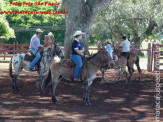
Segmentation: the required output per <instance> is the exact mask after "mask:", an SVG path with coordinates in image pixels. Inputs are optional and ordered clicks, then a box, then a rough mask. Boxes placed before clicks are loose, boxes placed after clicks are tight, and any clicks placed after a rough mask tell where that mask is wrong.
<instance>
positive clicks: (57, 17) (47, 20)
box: [4, 0, 65, 43]
mask: <svg viewBox="0 0 163 122" xmlns="http://www.w3.org/2000/svg"><path fill="white" fill-rule="evenodd" d="M9 1H10V0H5V2H4V3H5V4H4V8H5V10H6V11H48V10H52V11H53V10H54V11H56V10H57V8H58V6H50V5H49V6H48V5H46V6H45V5H36V6H35V5H31V6H28V5H23V4H22V5H21V6H15V5H10V2H9ZM37 1H40V2H44V3H45V1H47V0H37ZM48 1H49V2H55V1H58V2H59V1H60V0H55V1H54V0H48ZM16 2H21V3H23V2H22V0H16ZM27 2H31V3H35V2H36V1H35V0H28V1H27ZM6 18H7V20H8V22H9V24H10V26H11V27H24V28H28V27H37V26H42V27H44V26H58V25H65V21H64V15H62V14H53V15H49V14H44V15H42V16H41V15H40V14H35V15H34V16H33V15H32V14H29V15H28V14H7V15H6ZM50 31H52V30H50V29H49V30H45V31H44V33H43V35H42V37H41V41H42V42H43V37H44V35H45V34H48V33H49V32H50ZM53 33H54V36H55V40H57V41H59V42H62V43H63V41H64V33H65V31H64V30H58V31H53ZM33 34H34V32H31V31H30V32H27V31H26V32H25V31H22V32H15V35H16V38H15V39H13V38H12V39H10V40H8V41H7V42H8V43H12V42H13V41H18V42H19V43H29V41H30V38H31V37H32V35H33Z"/></svg>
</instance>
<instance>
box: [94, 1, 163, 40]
mask: <svg viewBox="0 0 163 122" xmlns="http://www.w3.org/2000/svg"><path fill="white" fill-rule="evenodd" d="M162 10H163V5H162V3H161V0H113V1H112V2H111V4H110V5H109V6H108V7H107V8H105V9H104V10H102V11H101V12H100V13H99V15H98V16H97V17H96V19H95V21H94V25H93V26H92V29H93V30H92V36H94V37H98V36H102V33H104V32H105V31H106V30H108V29H109V30H110V31H111V34H112V35H113V40H116V41H120V40H121V37H122V35H126V36H130V37H131V39H133V40H134V39H139V38H140V40H141V42H142V41H143V40H144V39H147V38H148V37H150V39H154V38H157V39H159V37H160V36H159V35H160V33H161V32H162V31H161V28H163V18H162V16H163V11H162ZM153 23H154V25H155V26H154V28H152V27H151V28H150V27H149V25H152V24H153ZM147 29H148V30H147ZM150 31H151V33H150ZM101 38H105V37H104V36H102V37H101ZM134 41H136V40H134Z"/></svg>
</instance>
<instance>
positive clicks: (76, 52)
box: [70, 30, 85, 81]
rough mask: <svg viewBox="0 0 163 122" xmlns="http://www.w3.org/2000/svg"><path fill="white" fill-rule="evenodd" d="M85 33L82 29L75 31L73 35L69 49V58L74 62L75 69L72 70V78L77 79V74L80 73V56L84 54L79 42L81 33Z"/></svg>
mask: <svg viewBox="0 0 163 122" xmlns="http://www.w3.org/2000/svg"><path fill="white" fill-rule="evenodd" d="M83 34H85V33H83V32H82V31H80V30H78V31H76V32H75V34H74V35H73V37H75V39H74V41H73V43H72V49H71V55H70V57H71V59H72V61H74V63H75V64H76V67H75V71H74V80H75V81H79V79H78V75H79V73H80V70H81V68H82V65H83V64H82V56H84V46H83V45H82V43H81V40H82V35H83Z"/></svg>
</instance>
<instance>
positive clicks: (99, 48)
mask: <svg viewBox="0 0 163 122" xmlns="http://www.w3.org/2000/svg"><path fill="white" fill-rule="evenodd" d="M101 47H102V42H101V41H98V44H97V50H98V51H101Z"/></svg>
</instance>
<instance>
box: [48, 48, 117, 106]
mask: <svg viewBox="0 0 163 122" xmlns="http://www.w3.org/2000/svg"><path fill="white" fill-rule="evenodd" d="M104 63H107V64H108V65H109V66H110V67H113V66H114V61H113V59H112V58H111V56H110V54H109V53H108V52H107V51H106V50H102V51H100V52H98V53H97V54H94V55H93V56H92V57H91V58H89V59H87V64H86V65H85V67H83V81H84V87H85V89H84V97H83V102H84V104H85V105H86V106H88V105H91V103H90V101H89V91H90V86H91V84H92V82H93V80H94V79H95V78H96V74H97V71H98V70H99V69H100V68H101V66H102V65H103V64H104ZM61 76H62V77H63V78H65V79H69V80H71V79H70V73H69V68H68V67H65V66H63V65H61V62H53V63H52V65H51V68H50V72H49V75H48V78H47V80H46V82H45V84H48V82H49V81H50V79H51V78H52V101H53V102H54V104H56V103H57V99H56V96H55V90H56V87H57V85H58V83H59V82H60V80H61V78H62V77H61Z"/></svg>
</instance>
